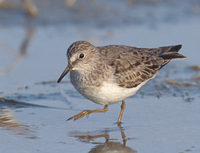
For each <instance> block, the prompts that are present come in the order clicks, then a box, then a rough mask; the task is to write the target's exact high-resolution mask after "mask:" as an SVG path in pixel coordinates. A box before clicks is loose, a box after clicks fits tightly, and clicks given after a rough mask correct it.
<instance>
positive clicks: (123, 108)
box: [117, 100, 126, 125]
mask: <svg viewBox="0 0 200 153" xmlns="http://www.w3.org/2000/svg"><path fill="white" fill-rule="evenodd" d="M125 108H126V103H125V101H124V100H123V101H122V104H121V112H120V114H119V118H118V120H117V124H118V125H120V123H121V119H122V115H123V113H124V110H125Z"/></svg>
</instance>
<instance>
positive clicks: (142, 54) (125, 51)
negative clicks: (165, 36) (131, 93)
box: [98, 45, 185, 88]
mask: <svg viewBox="0 0 200 153" xmlns="http://www.w3.org/2000/svg"><path fill="white" fill-rule="evenodd" d="M180 48H181V45H176V46H167V47H160V48H136V47H129V46H119V45H110V46H104V47H98V49H99V52H100V53H101V55H102V56H103V57H104V58H106V59H107V58H109V60H105V61H107V62H108V63H107V64H108V65H109V66H110V67H112V68H113V69H114V80H115V82H116V83H117V84H118V85H119V86H121V87H124V88H133V87H137V86H138V85H139V84H141V83H142V82H144V81H145V80H148V79H150V78H152V77H153V76H154V75H155V74H156V72H157V71H158V70H159V69H161V68H162V67H163V66H164V65H166V64H167V63H168V62H169V61H170V60H172V59H174V58H185V56H183V55H181V54H179V53H177V52H178V51H179V50H180ZM113 50H115V51H116V52H113Z"/></svg>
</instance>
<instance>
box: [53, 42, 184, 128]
mask: <svg viewBox="0 0 200 153" xmlns="http://www.w3.org/2000/svg"><path fill="white" fill-rule="evenodd" d="M181 47H182V45H172V46H164V47H158V48H139V47H133V46H126V45H107V46H97V47H95V46H94V45H92V44H91V43H90V42H87V41H76V42H74V43H72V44H71V45H70V46H69V48H68V50H67V53H66V54H67V58H68V65H67V67H66V68H65V70H64V72H63V73H62V74H61V76H60V77H59V79H58V80H57V83H59V82H61V80H62V79H63V78H64V76H66V75H67V74H68V73H70V80H71V83H72V84H73V86H74V87H75V89H76V90H77V91H78V92H79V93H80V94H81V95H83V96H84V97H85V98H87V99H89V100H91V101H92V102H94V103H96V104H100V105H103V106H104V108H102V109H96V110H83V111H82V112H80V113H78V114H77V115H74V116H72V117H70V118H69V119H68V120H78V119H80V118H82V117H84V116H88V115H89V114H91V113H103V112H106V111H108V106H109V105H111V104H116V103H120V102H121V111H120V114H119V117H118V120H117V124H118V125H120V124H121V119H122V116H123V113H124V110H125V108H126V103H125V99H126V98H128V97H131V96H133V95H135V94H136V92H137V91H138V90H139V89H140V88H141V87H142V86H143V85H144V84H146V83H147V82H148V81H149V80H150V79H152V78H154V77H155V76H156V73H157V71H158V70H160V69H161V68H162V67H163V66H165V65H166V64H167V63H169V62H170V61H171V60H172V59H183V58H186V57H185V56H184V55H182V54H179V53H178V51H179V50H180V49H181Z"/></svg>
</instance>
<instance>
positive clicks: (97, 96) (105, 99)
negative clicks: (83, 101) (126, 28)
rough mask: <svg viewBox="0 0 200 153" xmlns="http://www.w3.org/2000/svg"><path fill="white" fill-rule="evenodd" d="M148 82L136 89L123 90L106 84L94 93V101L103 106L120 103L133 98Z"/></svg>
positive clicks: (111, 84) (115, 85)
mask: <svg viewBox="0 0 200 153" xmlns="http://www.w3.org/2000/svg"><path fill="white" fill-rule="evenodd" d="M147 81H148V80H147ZM147 81H145V82H143V83H141V84H140V85H138V86H137V87H135V88H123V87H120V86H118V85H117V84H113V83H109V82H104V83H103V85H102V86H101V88H100V90H98V91H94V92H93V94H94V95H93V99H92V100H93V101H94V102H95V103H97V104H101V105H110V104H114V103H118V102H120V101H122V100H125V99H126V98H128V97H130V96H133V95H134V94H135V93H136V92H137V91H138V90H139V89H140V88H141V87H142V86H143V85H144V84H145V83H146V82H147Z"/></svg>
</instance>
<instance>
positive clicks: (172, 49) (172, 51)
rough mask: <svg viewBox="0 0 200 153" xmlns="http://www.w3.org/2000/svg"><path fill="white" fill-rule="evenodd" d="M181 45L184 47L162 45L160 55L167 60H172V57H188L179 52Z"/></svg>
mask: <svg viewBox="0 0 200 153" xmlns="http://www.w3.org/2000/svg"><path fill="white" fill-rule="evenodd" d="M181 47H182V45H175V46H167V47H160V48H161V50H162V51H161V53H160V55H159V57H162V58H163V59H164V60H166V61H170V60H172V59H182V58H186V57H185V56H183V55H182V54H179V53H178V51H179V50H180V49H181Z"/></svg>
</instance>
